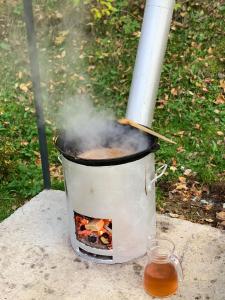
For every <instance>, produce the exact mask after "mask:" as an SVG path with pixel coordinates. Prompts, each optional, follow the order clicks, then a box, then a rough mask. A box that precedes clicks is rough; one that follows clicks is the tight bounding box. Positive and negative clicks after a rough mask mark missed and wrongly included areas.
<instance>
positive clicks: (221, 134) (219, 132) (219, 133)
mask: <svg viewBox="0 0 225 300" xmlns="http://www.w3.org/2000/svg"><path fill="white" fill-rule="evenodd" d="M216 133H217V135H219V136H223V135H224V133H223V132H222V131H217V132H216Z"/></svg>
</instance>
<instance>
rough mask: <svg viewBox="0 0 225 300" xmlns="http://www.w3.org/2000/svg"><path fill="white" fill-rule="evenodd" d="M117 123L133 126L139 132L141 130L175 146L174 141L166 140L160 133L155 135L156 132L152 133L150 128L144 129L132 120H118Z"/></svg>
mask: <svg viewBox="0 0 225 300" xmlns="http://www.w3.org/2000/svg"><path fill="white" fill-rule="evenodd" d="M118 122H119V123H120V124H122V125H130V126H133V127H135V128H137V129H139V130H142V131H144V132H146V133H150V134H152V135H154V136H156V137H158V138H159V139H161V140H163V141H165V142H169V143H171V144H176V142H174V141H172V140H170V139H168V138H167V137H165V136H163V135H161V134H160V133H157V132H155V131H153V130H152V129H150V128H146V127H145V126H143V125H140V124H138V123H136V122H134V121H132V120H129V119H120V120H118Z"/></svg>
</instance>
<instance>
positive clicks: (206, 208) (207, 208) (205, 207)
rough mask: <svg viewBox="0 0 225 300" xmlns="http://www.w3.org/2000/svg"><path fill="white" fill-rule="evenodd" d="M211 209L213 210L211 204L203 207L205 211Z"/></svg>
mask: <svg viewBox="0 0 225 300" xmlns="http://www.w3.org/2000/svg"><path fill="white" fill-rule="evenodd" d="M212 208H213V204H211V203H210V204H207V205H205V206H204V209H205V210H211V209H212Z"/></svg>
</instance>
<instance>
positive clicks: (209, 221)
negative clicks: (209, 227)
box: [205, 219, 213, 223]
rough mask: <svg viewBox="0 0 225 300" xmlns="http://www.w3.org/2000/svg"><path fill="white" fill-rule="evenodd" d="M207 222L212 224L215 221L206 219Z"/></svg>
mask: <svg viewBox="0 0 225 300" xmlns="http://www.w3.org/2000/svg"><path fill="white" fill-rule="evenodd" d="M205 221H206V222H208V223H212V222H213V219H205Z"/></svg>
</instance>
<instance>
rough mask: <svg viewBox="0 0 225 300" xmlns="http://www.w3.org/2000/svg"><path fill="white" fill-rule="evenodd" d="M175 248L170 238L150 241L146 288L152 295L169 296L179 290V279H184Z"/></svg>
mask: <svg viewBox="0 0 225 300" xmlns="http://www.w3.org/2000/svg"><path fill="white" fill-rule="evenodd" d="M174 250H175V246H174V244H173V243H172V242H171V241H170V240H168V239H154V240H151V241H150V247H149V250H148V257H149V261H148V264H147V266H146V267H145V272H144V289H145V291H146V292H147V293H148V294H150V295H151V296H154V297H167V296H170V295H172V294H174V293H175V292H176V291H177V288H178V279H182V276H183V274H182V268H181V265H180V262H179V260H178V258H177V257H176V256H175V255H174Z"/></svg>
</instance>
